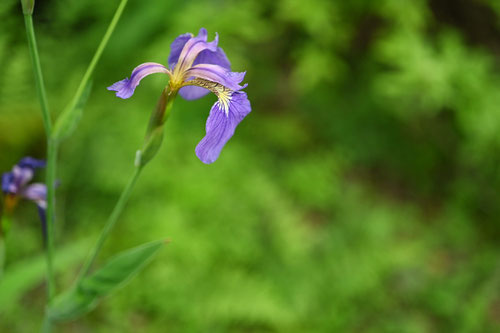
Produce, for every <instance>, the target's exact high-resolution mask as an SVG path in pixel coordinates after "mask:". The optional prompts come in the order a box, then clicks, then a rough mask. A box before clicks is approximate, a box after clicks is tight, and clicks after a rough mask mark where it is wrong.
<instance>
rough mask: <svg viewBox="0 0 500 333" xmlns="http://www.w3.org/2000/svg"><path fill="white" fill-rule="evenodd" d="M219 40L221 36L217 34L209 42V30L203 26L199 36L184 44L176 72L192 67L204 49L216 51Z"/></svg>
mask: <svg viewBox="0 0 500 333" xmlns="http://www.w3.org/2000/svg"><path fill="white" fill-rule="evenodd" d="M218 42H219V37H218V35H217V34H216V35H215V39H214V40H213V41H211V42H207V30H206V29H205V28H201V29H200V31H199V33H198V36H196V37H193V38H190V39H189V40H188V41H187V42H186V44H184V47H183V48H182V51H181V54H180V55H179V59H178V63H177V65H176V68H175V70H176V72H179V73H183V72H184V71H185V70H187V69H188V68H190V67H191V66H192V65H193V62H194V61H195V59H196V57H197V56H198V55H199V54H200V53H201V52H202V51H205V50H209V51H211V52H216V51H217V43H218Z"/></svg>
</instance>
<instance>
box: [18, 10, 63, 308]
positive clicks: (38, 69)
mask: <svg viewBox="0 0 500 333" xmlns="http://www.w3.org/2000/svg"><path fill="white" fill-rule="evenodd" d="M24 23H25V26H26V34H27V36H28V46H29V51H30V57H31V62H32V65H33V71H34V74H35V85H36V89H37V93H38V99H39V100H40V107H41V109H42V118H43V125H44V127H45V133H46V136H47V176H46V185H47V248H46V251H45V254H46V259H47V298H48V302H49V303H50V301H51V300H52V298H53V297H54V295H55V293H56V289H55V278H54V268H53V260H52V258H53V254H54V195H55V193H54V182H55V172H56V153H57V147H56V144H55V142H53V140H51V139H50V138H51V136H52V122H51V119H50V113H49V106H48V103H47V94H46V93H45V84H44V81H43V75H42V66H41V65H40V57H39V55H38V48H37V45H36V38H35V30H34V28H33V18H32V16H31V15H29V14H25V15H24Z"/></svg>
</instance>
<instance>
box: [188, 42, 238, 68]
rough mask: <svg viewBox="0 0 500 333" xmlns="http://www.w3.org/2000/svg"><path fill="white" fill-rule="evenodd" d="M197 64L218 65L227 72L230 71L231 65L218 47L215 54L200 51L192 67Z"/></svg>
mask: <svg viewBox="0 0 500 333" xmlns="http://www.w3.org/2000/svg"><path fill="white" fill-rule="evenodd" d="M199 64H211V65H219V66H221V67H224V68H226V69H228V70H230V69H231V63H230V62H229V59H228V58H227V56H226V53H225V52H224V50H223V49H222V48H220V47H217V50H215V52H212V51H210V50H204V51H201V52H200V54H198V56H197V57H196V59H195V60H194V62H193V65H199Z"/></svg>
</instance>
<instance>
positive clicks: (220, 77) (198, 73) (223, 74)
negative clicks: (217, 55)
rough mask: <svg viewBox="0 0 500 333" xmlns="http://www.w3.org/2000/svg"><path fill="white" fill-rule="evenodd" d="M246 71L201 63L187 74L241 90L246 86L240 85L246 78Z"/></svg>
mask: <svg viewBox="0 0 500 333" xmlns="http://www.w3.org/2000/svg"><path fill="white" fill-rule="evenodd" d="M245 74H246V72H241V73H240V72H231V71H229V70H228V69H226V68H224V67H222V66H219V65H210V64H200V65H196V66H193V67H191V68H190V69H189V70H188V71H187V72H186V75H187V76H188V77H195V78H201V79H205V80H209V81H212V82H217V83H219V84H222V85H223V86H225V87H227V88H229V89H231V90H240V89H243V88H244V86H241V85H239V83H240V82H241V81H243V79H244V78H245Z"/></svg>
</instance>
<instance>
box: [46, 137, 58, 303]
mask: <svg viewBox="0 0 500 333" xmlns="http://www.w3.org/2000/svg"><path fill="white" fill-rule="evenodd" d="M56 161H57V143H56V141H55V140H52V139H50V138H49V139H48V140H47V174H46V185H47V210H46V221H47V244H46V250H45V253H46V260H47V288H48V294H49V303H50V301H51V300H52V299H53V298H54V296H55V294H56V283H55V274H54V264H53V258H54V247H55V246H54V238H55V228H54V222H55V196H56V194H55V183H56Z"/></svg>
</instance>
